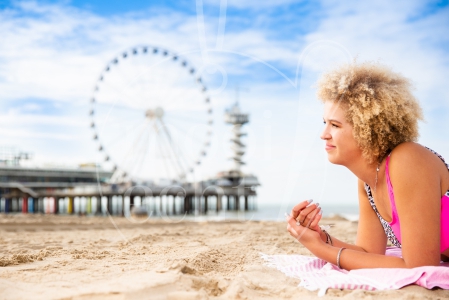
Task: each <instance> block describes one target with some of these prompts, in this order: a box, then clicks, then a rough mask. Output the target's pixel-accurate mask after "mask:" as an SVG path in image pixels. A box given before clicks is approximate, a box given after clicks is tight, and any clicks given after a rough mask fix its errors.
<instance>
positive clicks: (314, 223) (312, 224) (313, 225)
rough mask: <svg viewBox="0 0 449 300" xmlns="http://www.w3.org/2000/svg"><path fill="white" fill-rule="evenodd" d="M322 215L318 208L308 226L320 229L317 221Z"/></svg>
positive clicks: (316, 229)
mask: <svg viewBox="0 0 449 300" xmlns="http://www.w3.org/2000/svg"><path fill="white" fill-rule="evenodd" d="M322 216H323V211H322V210H321V209H320V211H319V212H318V213H317V214H316V215H315V218H313V220H312V222H311V223H310V226H309V227H310V228H312V229H314V230H315V231H318V232H320V231H321V230H320V226H318V223H319V222H320V220H321V217H322Z"/></svg>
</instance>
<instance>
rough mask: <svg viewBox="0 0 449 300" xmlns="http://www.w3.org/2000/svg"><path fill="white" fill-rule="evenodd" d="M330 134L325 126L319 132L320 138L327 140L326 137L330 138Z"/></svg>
mask: <svg viewBox="0 0 449 300" xmlns="http://www.w3.org/2000/svg"><path fill="white" fill-rule="evenodd" d="M330 137H331V136H330V134H329V132H328V131H327V127H325V128H324V129H323V132H321V135H320V138H321V139H322V140H328V139H330Z"/></svg>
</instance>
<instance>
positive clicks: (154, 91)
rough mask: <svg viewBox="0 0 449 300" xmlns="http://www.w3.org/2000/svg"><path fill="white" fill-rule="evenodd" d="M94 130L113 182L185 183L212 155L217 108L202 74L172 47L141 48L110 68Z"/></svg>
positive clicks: (101, 83) (96, 99) (96, 100)
mask: <svg viewBox="0 0 449 300" xmlns="http://www.w3.org/2000/svg"><path fill="white" fill-rule="evenodd" d="M90 102H91V109H90V111H89V115H90V118H91V123H90V127H91V129H92V131H93V139H94V140H95V142H96V143H97V147H98V148H97V149H98V151H99V153H100V155H101V157H102V160H103V162H102V164H103V166H104V167H105V168H110V169H112V170H113V171H114V174H113V176H112V178H111V180H112V181H113V182H121V181H125V180H129V179H143V180H148V179H150V180H158V179H159V180H160V179H169V180H181V181H184V180H186V179H188V176H191V174H192V173H193V171H194V169H195V167H197V166H198V165H200V164H201V162H202V160H203V158H204V157H205V156H206V154H207V150H208V147H209V145H210V142H211V135H212V124H213V118H212V106H211V101H210V97H209V96H208V93H207V88H206V87H205V85H204V83H203V79H202V78H201V72H200V71H198V70H196V69H195V68H194V67H193V66H191V65H190V64H189V63H188V62H187V61H186V60H185V59H183V58H182V57H180V56H179V55H177V54H174V53H172V52H170V51H169V50H166V49H161V48H159V47H153V46H138V47H133V48H131V49H128V50H126V51H124V52H122V53H120V54H119V55H117V56H116V57H114V58H113V59H112V60H111V61H109V62H108V63H107V64H106V67H105V68H104V69H103V71H102V72H101V73H100V76H99V77H98V79H97V81H96V84H95V88H94V91H93V95H92V97H91V100H90Z"/></svg>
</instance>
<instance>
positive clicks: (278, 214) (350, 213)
mask: <svg viewBox="0 0 449 300" xmlns="http://www.w3.org/2000/svg"><path fill="white" fill-rule="evenodd" d="M320 206H321V207H322V210H323V216H324V217H332V216H335V215H339V216H341V217H343V218H346V219H347V220H350V221H356V220H358V217H359V212H358V207H357V206H355V205H320ZM290 210H291V207H288V208H287V209H286V210H285V209H284V210H283V209H282V207H281V206H279V205H278V206H275V205H263V204H259V205H258V207H257V209H256V210H252V211H247V212H245V211H220V212H218V213H217V212H215V211H213V210H212V211H209V212H208V213H207V214H206V215H204V214H201V215H200V214H191V215H184V216H179V215H178V216H172V215H168V216H167V215H165V214H162V215H154V216H151V218H152V219H163V220H166V221H168V222H170V221H173V222H179V221H181V220H186V221H198V222H201V221H241V222H245V221H280V222H282V221H285V216H284V215H285V212H288V213H289V212H290ZM128 217H129V216H128Z"/></svg>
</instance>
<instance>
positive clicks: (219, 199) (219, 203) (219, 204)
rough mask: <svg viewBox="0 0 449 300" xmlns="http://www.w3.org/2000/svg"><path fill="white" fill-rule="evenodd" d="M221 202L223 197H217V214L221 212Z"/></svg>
mask: <svg viewBox="0 0 449 300" xmlns="http://www.w3.org/2000/svg"><path fill="white" fill-rule="evenodd" d="M222 201H223V196H222V195H217V205H216V210H217V212H219V211H220V210H221V202H222Z"/></svg>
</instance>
